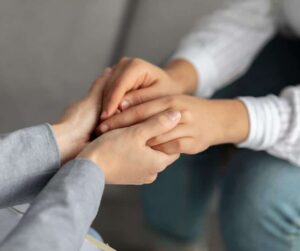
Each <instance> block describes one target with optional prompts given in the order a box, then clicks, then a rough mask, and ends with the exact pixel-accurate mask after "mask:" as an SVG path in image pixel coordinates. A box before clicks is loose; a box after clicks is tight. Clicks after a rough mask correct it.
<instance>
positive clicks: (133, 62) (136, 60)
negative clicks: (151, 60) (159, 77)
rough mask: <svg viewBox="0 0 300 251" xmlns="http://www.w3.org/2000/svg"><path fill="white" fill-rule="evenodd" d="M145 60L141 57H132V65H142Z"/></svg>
mask: <svg viewBox="0 0 300 251" xmlns="http://www.w3.org/2000/svg"><path fill="white" fill-rule="evenodd" d="M143 62H144V61H143V60H142V59H140V58H132V59H131V61H130V64H131V66H133V67H136V66H140V65H141V64H143Z"/></svg>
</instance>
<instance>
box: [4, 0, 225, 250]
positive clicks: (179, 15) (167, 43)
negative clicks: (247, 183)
mask: <svg viewBox="0 0 300 251" xmlns="http://www.w3.org/2000/svg"><path fill="white" fill-rule="evenodd" d="M221 1H222V0H209V1H208V0H47V1H46V0H0V115H1V116H0V118H1V123H0V132H8V131H11V130H14V129H17V128H21V127H25V126H30V125H34V124H38V123H43V122H52V121H54V120H55V119H56V118H57V117H58V116H59V114H60V113H61V111H62V109H63V108H64V107H65V106H66V105H67V104H68V103H70V102H71V101H72V100H74V99H76V98H78V97H80V96H82V95H83V94H84V93H85V91H86V90H87V89H88V87H89V86H90V83H91V82H92V81H93V80H94V79H95V78H96V77H97V76H98V75H99V74H100V73H101V71H102V70H103V68H105V67H106V66H108V65H111V64H112V63H114V62H116V61H117V60H118V59H119V58H120V57H121V56H122V55H126V56H132V57H141V58H144V59H147V60H150V61H151V62H153V63H157V64H159V63H161V62H163V61H164V60H165V59H166V58H167V57H168V56H169V55H171V53H172V51H174V50H175V49H176V46H177V45H178V42H179V41H180V38H181V37H182V36H184V35H185V34H186V33H187V32H188V31H189V30H190V29H191V28H192V26H193V24H194V23H195V22H196V20H197V19H199V18H200V17H201V16H203V15H204V14H208V13H210V12H211V11H212V10H213V9H215V8H217V7H218V5H219V4H220V2H221ZM142 222H143V221H142V210H141V206H140V203H139V196H138V188H135V187H108V188H107V189H106V193H105V197H104V200H103V203H102V206H101V210H100V212H99V215H98V217H97V219H96V221H95V223H94V226H95V228H96V229H97V230H98V231H99V232H101V233H102V234H103V236H104V238H105V239H106V240H107V241H109V242H110V243H111V245H113V246H114V247H116V248H119V250H121V251H122V250H131V251H134V250H148V249H147V248H149V250H151V245H152V242H153V239H154V236H152V235H151V233H150V232H149V231H148V230H147V229H146V228H145V227H144V225H143V224H142Z"/></svg>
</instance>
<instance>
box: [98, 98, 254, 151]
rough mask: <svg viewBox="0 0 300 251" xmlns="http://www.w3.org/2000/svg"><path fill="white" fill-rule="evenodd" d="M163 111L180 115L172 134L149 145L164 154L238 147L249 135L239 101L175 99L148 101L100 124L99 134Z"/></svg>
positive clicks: (156, 139)
mask: <svg viewBox="0 0 300 251" xmlns="http://www.w3.org/2000/svg"><path fill="white" fill-rule="evenodd" d="M166 110H171V111H172V110H176V111H180V112H181V114H182V116H181V120H180V123H179V124H178V126H177V127H176V128H174V129H173V130H171V131H169V132H166V133H164V134H163V135H159V136H156V137H153V138H152V139H151V140H149V141H148V144H149V145H150V146H152V148H153V149H156V150H160V151H162V152H165V153H167V154H175V153H186V154H196V153H199V152H202V151H204V150H206V149H207V148H209V147H210V146H213V145H218V144H225V143H239V142H242V141H243V140H244V139H246V137H247V135H248V131H249V128H248V127H249V125H248V115H247V110H246V108H245V106H244V105H243V103H242V102H241V101H239V100H206V99H200V98H195V97H192V96H185V95H175V96H169V97H165V98H160V99H156V100H153V101H149V102H146V103H143V104H140V105H137V106H134V107H132V108H129V109H127V110H125V111H123V112H122V113H119V114H116V115H114V116H113V117H111V118H109V119H107V120H106V121H104V122H102V124H101V125H100V127H99V130H100V131H101V132H106V131H108V130H113V129H115V128H122V127H127V126H130V125H133V124H135V123H138V122H140V121H144V120H145V119H147V118H149V117H152V116H154V115H155V114H157V113H160V112H162V111H166Z"/></svg>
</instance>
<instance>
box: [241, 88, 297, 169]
mask: <svg viewBox="0 0 300 251" xmlns="http://www.w3.org/2000/svg"><path fill="white" fill-rule="evenodd" d="M240 100H242V101H243V102H244V103H245V105H246V107H247V109H248V115H249V121H250V134H249V136H248V139H247V140H246V141H245V142H243V143H242V144H240V145H239V146H240V147H247V148H251V149H254V150H266V151H268V152H269V153H270V154H272V155H274V156H277V157H279V158H282V159H286V160H288V161H290V162H291V163H293V164H296V165H297V166H300V85H298V86H296V87H287V88H285V89H284V90H283V91H282V93H281V95H280V97H277V96H273V95H270V96H267V97H263V98H253V97H243V98H240Z"/></svg>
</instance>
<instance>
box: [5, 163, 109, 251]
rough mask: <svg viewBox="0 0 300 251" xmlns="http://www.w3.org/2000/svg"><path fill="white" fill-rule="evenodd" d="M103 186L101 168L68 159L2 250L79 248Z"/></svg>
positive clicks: (75, 250)
mask: <svg viewBox="0 0 300 251" xmlns="http://www.w3.org/2000/svg"><path fill="white" fill-rule="evenodd" d="M103 189H104V176H103V173H102V171H101V170H100V168H99V167H98V166H97V165H96V164H94V163H92V162H90V161H88V160H83V159H77V160H73V161H70V162H68V163H67V164H66V165H65V166H63V167H62V168H61V170H59V172H58V173H57V174H56V175H55V176H54V177H53V178H52V179H51V180H50V182H49V183H48V184H47V185H46V187H45V188H44V189H43V190H42V192H41V193H40V194H39V195H38V196H37V197H36V199H35V200H34V201H33V203H32V205H31V207H30V208H29V210H28V212H27V213H26V214H25V215H24V217H23V218H22V219H21V221H20V223H19V224H18V225H17V226H16V228H15V229H14V230H13V231H12V232H11V233H10V234H9V235H8V237H7V238H6V239H5V240H4V242H3V243H2V244H1V245H0V251H8V250H9V251H19V250H22V251H41V250H43V251H53V250H55V251H78V250H80V248H81V246H82V244H83V241H84V237H85V234H86V233H87V231H88V228H89V227H90V225H91V223H92V221H93V219H94V217H95V216H96V214H97V211H98V207H99V205H100V200H101V197H102V193H103Z"/></svg>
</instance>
